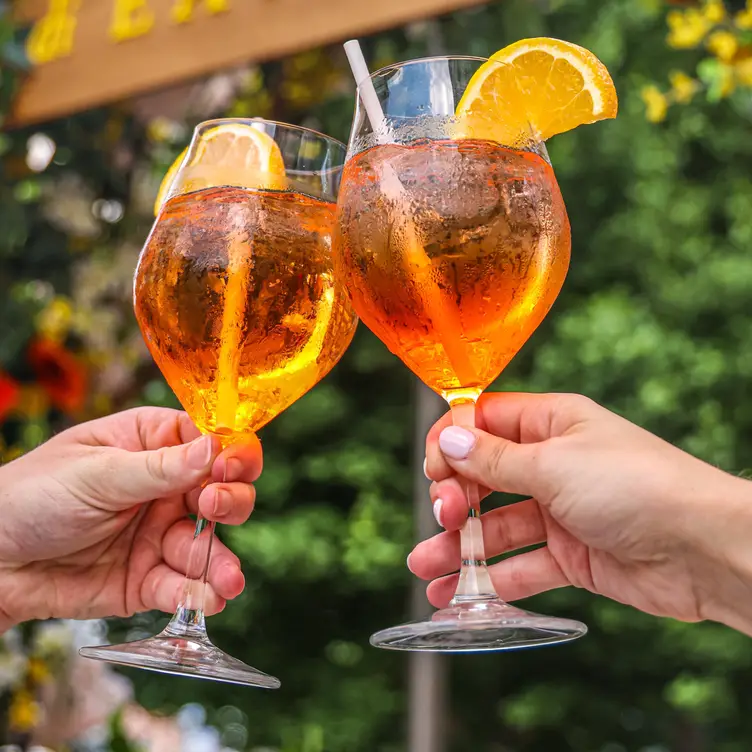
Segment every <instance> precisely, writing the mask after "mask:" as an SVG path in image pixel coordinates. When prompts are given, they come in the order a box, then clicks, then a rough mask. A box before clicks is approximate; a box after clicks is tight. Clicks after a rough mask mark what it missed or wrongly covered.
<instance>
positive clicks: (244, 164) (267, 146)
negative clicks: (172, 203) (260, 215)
mask: <svg viewBox="0 0 752 752" xmlns="http://www.w3.org/2000/svg"><path fill="white" fill-rule="evenodd" d="M187 153H188V149H184V150H183V152H182V154H180V156H179V157H178V158H177V159H176V160H175V161H174V162H173V163H172V165H171V166H170V169H169V170H168V171H167V174H166V175H165V176H164V178H163V180H162V184H161V185H160V187H159V193H158V195H157V200H156V201H155V203H154V214H155V215H156V214H158V213H159V210H160V208H161V207H162V204H163V203H164V200H165V198H167V196H168V195H169V194H173V195H175V194H176V193H188V192H190V191H198V190H200V189H202V188H214V187H216V186H221V185H233V186H236V187H240V188H267V189H272V190H284V188H285V187H286V181H285V163H284V161H283V159H282V153H281V152H280V150H279V146H277V143H276V142H275V141H274V139H273V138H272V137H271V136H269V135H267V134H266V133H264V132H263V131H260V130H257V129H256V128H254V127H253V126H251V125H250V124H248V123H222V124H220V125H218V126H217V127H216V128H212V129H211V130H209V131H207V132H206V133H205V134H204V135H203V137H202V138H201V140H200V141H199V143H198V146H197V148H196V151H195V153H194V154H193V156H192V157H191V159H190V162H189V163H188V164H185V165H184V164H183V161H184V160H185V158H186V154H187ZM176 181H177V182H176Z"/></svg>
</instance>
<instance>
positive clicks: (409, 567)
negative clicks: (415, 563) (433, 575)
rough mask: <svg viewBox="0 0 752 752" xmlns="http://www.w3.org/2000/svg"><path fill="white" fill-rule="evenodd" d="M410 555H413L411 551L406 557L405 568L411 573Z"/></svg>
mask: <svg viewBox="0 0 752 752" xmlns="http://www.w3.org/2000/svg"><path fill="white" fill-rule="evenodd" d="M412 555H413V552H412V551H410V553H409V554H408V555H407V562H406V563H407V568H408V569H409V570H410V571H411V572H412V571H413V568H412V567H411V566H410V557H411V556H412ZM413 574H415V572H413Z"/></svg>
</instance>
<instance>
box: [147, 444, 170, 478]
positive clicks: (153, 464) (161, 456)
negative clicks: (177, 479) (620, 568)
mask: <svg viewBox="0 0 752 752" xmlns="http://www.w3.org/2000/svg"><path fill="white" fill-rule="evenodd" d="M146 467H147V470H148V472H149V475H150V476H151V477H152V478H154V480H156V481H157V482H158V483H160V484H161V485H167V483H168V479H169V478H168V472H167V458H166V456H165V452H164V450H162V449H160V450H158V451H156V452H149V453H148V454H147V455H146Z"/></svg>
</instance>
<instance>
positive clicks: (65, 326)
mask: <svg viewBox="0 0 752 752" xmlns="http://www.w3.org/2000/svg"><path fill="white" fill-rule="evenodd" d="M72 317H73V307H72V306H71V303H70V301H69V300H68V299H67V298H65V297H63V296H61V295H57V296H55V297H54V298H53V299H52V300H51V301H50V302H49V303H48V304H47V306H46V307H45V308H44V309H43V310H42V311H40V313H39V314H38V315H37V320H36V325H37V332H39V334H41V335H42V336H43V337H44V338H45V339H50V340H52V341H53V342H58V343H59V342H62V341H63V340H64V339H65V337H66V335H67V334H68V331H69V329H70V324H71V318H72Z"/></svg>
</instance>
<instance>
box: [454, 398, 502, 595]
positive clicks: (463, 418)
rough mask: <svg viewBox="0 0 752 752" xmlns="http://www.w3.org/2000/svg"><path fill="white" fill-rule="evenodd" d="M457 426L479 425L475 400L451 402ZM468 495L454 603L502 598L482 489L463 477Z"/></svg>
mask: <svg viewBox="0 0 752 752" xmlns="http://www.w3.org/2000/svg"><path fill="white" fill-rule="evenodd" d="M450 407H451V410H452V422H453V423H454V425H455V426H463V427H465V428H475V400H474V399H470V398H464V399H455V400H452V402H451V403H450ZM460 483H461V484H462V489H463V491H464V492H465V497H466V498H467V505H468V513H467V521H466V522H465V524H464V525H463V527H462V529H461V530H460V557H461V565H460V579H459V582H458V583H457V590H456V591H455V594H454V598H453V600H452V603H451V605H453V606H455V605H458V604H460V603H468V602H477V601H489V600H498V597H499V596H498V595H497V593H496V590H495V589H494V586H493V583H492V582H491V576H490V575H489V573H488V566H487V565H486V552H485V548H484V546H483V523H482V522H481V518H480V492H479V489H478V484H477V483H475V482H474V481H469V480H465V479H464V478H460Z"/></svg>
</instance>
